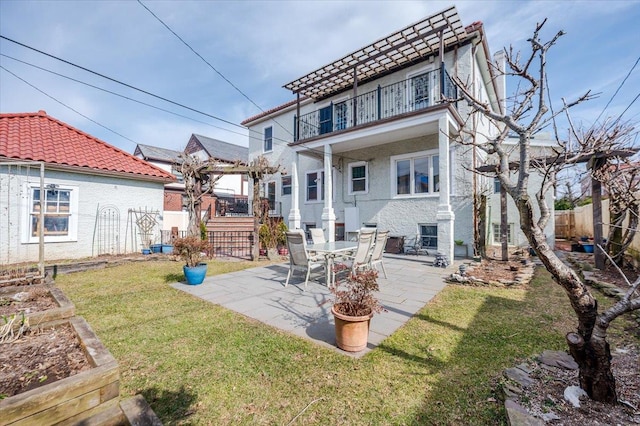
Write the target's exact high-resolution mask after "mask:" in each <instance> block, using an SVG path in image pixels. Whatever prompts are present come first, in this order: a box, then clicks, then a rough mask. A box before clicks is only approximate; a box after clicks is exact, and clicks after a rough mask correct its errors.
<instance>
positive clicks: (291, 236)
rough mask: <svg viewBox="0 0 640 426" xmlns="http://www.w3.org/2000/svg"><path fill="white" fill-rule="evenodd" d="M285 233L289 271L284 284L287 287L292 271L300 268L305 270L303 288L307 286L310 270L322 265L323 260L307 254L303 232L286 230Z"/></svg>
mask: <svg viewBox="0 0 640 426" xmlns="http://www.w3.org/2000/svg"><path fill="white" fill-rule="evenodd" d="M286 235H287V247H288V248H289V273H288V274H287V281H286V282H285V284H284V286H285V287H287V286H288V285H289V280H290V279H291V275H293V271H295V270H300V271H306V273H307V276H306V278H305V280H304V288H307V283H308V282H309V275H311V270H313V269H317V268H320V267H324V260H321V259H318V258H316V257H312V256H310V255H309V253H308V252H307V249H306V247H305V243H304V234H302V233H301V232H299V231H287V233H286Z"/></svg>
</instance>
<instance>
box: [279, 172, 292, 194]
mask: <svg viewBox="0 0 640 426" xmlns="http://www.w3.org/2000/svg"><path fill="white" fill-rule="evenodd" d="M281 186H282V195H291V175H287V176H282V181H281Z"/></svg>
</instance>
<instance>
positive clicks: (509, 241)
mask: <svg viewBox="0 0 640 426" xmlns="http://www.w3.org/2000/svg"><path fill="white" fill-rule="evenodd" d="M513 232H514V225H513V223H510V224H508V227H507V244H513ZM493 243H494V244H502V241H501V239H500V224H499V223H494V224H493Z"/></svg>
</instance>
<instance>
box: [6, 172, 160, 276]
mask: <svg viewBox="0 0 640 426" xmlns="http://www.w3.org/2000/svg"><path fill="white" fill-rule="evenodd" d="M14 172H15V170H14ZM39 183H40V182H39V175H38V174H36V172H34V171H33V169H32V170H31V172H30V174H29V176H28V177H27V176H26V173H25V172H24V171H23V172H22V173H21V174H20V175H13V176H10V175H8V174H7V168H6V167H2V166H0V193H1V194H2V199H1V200H0V263H1V264H7V263H17V262H25V261H37V260H38V244H37V242H35V243H33V242H25V241H27V240H29V239H28V238H25V236H27V237H28V226H29V222H28V220H29V211H28V206H29V203H30V198H29V197H30V196H31V195H30V191H27V188H28V187H29V186H39ZM48 184H57V185H59V186H60V187H71V188H73V189H74V191H77V192H76V193H75V196H77V213H76V212H73V211H72V214H77V218H76V219H77V232H76V235H75V237H74V238H73V241H67V242H45V259H46V260H47V261H50V260H55V259H74V258H82V257H90V256H92V255H95V254H96V253H95V249H96V248H95V247H94V232H95V229H96V215H97V211H98V208H99V207H103V206H106V205H108V204H111V205H113V206H115V207H116V208H117V210H119V214H120V226H119V228H118V229H115V232H116V236H117V240H118V247H117V248H118V249H119V251H120V252H121V253H122V252H124V250H125V237H126V238H127V241H126V250H127V251H128V252H132V251H139V250H140V248H141V247H140V245H139V243H140V240H139V239H138V241H137V243H138V244H133V246H132V241H131V235H132V231H133V232H136V230H135V227H132V226H131V219H130V218H129V213H128V212H129V209H145V208H146V209H147V210H149V211H158V212H159V213H160V214H162V209H163V190H164V187H163V184H162V183H160V182H147V181H138V180H133V179H124V178H117V177H107V176H96V175H86V174H77V173H69V172H61V171H51V170H47V171H46V172H45V185H48ZM128 219H129V220H128ZM157 219H158V220H159V219H160V218H159V217H158V218H157ZM161 225H162V224H161V222H160V223H159V226H158V228H157V229H158V230H159V229H161Z"/></svg>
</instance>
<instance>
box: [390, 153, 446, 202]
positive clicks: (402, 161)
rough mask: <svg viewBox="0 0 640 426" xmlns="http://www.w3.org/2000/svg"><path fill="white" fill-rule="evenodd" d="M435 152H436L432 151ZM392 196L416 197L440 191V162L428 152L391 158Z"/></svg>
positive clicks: (436, 156)
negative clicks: (392, 174)
mask: <svg viewBox="0 0 640 426" xmlns="http://www.w3.org/2000/svg"><path fill="white" fill-rule="evenodd" d="M432 152H437V151H432ZM391 170H392V173H394V176H392V183H393V186H392V191H391V192H392V195H393V196H412V195H413V196H416V195H426V194H430V193H436V192H439V191H440V162H439V157H438V155H437V154H430V153H429V152H426V151H425V152H422V153H415V154H405V155H397V156H394V157H391Z"/></svg>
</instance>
